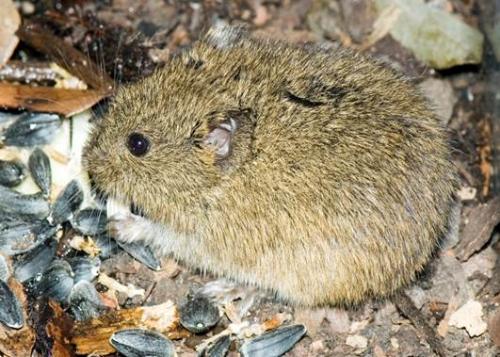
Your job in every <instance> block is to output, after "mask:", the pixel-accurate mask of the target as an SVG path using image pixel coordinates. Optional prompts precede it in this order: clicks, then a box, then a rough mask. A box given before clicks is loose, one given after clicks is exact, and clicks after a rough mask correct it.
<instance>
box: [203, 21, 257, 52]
mask: <svg viewBox="0 0 500 357" xmlns="http://www.w3.org/2000/svg"><path fill="white" fill-rule="evenodd" d="M246 37H248V31H247V29H246V28H245V27H244V26H242V25H233V26H230V25H228V24H226V23H224V22H218V23H217V24H215V25H214V26H213V27H212V28H211V29H210V30H209V31H208V32H207V34H206V35H205V38H204V39H203V41H204V42H205V43H207V44H209V45H211V46H213V47H215V48H218V49H225V48H231V47H234V46H236V45H238V44H239V43H241V41H242V40H243V39H244V38H246Z"/></svg>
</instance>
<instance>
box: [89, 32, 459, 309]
mask: <svg viewBox="0 0 500 357" xmlns="http://www.w3.org/2000/svg"><path fill="white" fill-rule="evenodd" d="M133 132H135V133H137V132H138V133H141V134H143V135H144V136H145V137H146V138H148V140H149V142H150V149H149V151H148V152H147V153H146V154H145V155H144V156H141V157H137V156H134V155H133V154H131V153H130V152H129V149H128V148H127V137H128V136H129V134H130V133H133ZM449 157H450V150H449V147H448V145H447V138H446V135H445V132H444V130H443V128H442V127H441V125H440V123H439V121H438V119H437V118H436V116H435V115H434V114H433V112H432V111H431V110H430V108H429V107H428V105H427V104H426V102H425V100H424V99H423V98H422V97H421V96H420V94H419V93H418V92H417V91H416V89H415V88H414V87H413V86H412V85H411V84H410V83H408V82H406V81H405V80H404V79H402V78H401V77H400V76H399V75H397V74H395V73H394V72H393V71H391V70H389V69H387V68H383V66H381V65H379V64H377V63H375V62H373V61H371V60H368V59H365V58H363V57H361V56H358V55H353V54H351V53H347V52H336V51H326V50H322V49H314V48H299V47H294V46H291V45H287V44H283V43H276V42H265V41H259V40H254V39H246V38H241V35H240V33H239V32H238V31H237V30H234V29H227V28H222V29H216V30H214V31H212V32H211V33H210V34H209V35H208V36H207V37H206V38H205V39H204V40H203V41H200V42H199V43H197V44H196V45H195V46H194V47H193V49H192V50H190V51H189V52H187V53H185V54H183V55H181V56H180V57H178V58H175V59H173V60H172V61H171V62H170V63H169V64H168V65H167V66H166V67H165V68H163V69H161V70H159V71H157V72H156V73H155V74H154V75H153V76H152V77H150V78H147V79H145V80H144V81H143V82H141V83H139V84H136V85H133V86H130V87H127V88H123V89H122V90H121V91H120V92H119V93H118V95H117V97H116V100H115V102H114V104H113V106H112V108H111V110H110V113H109V115H108V116H107V117H106V118H104V120H103V122H102V125H101V126H100V127H99V128H98V130H96V132H95V134H94V137H93V138H92V140H91V141H90V142H89V145H88V146H87V149H86V152H85V160H86V165H87V167H88V169H89V172H90V173H91V175H92V177H93V179H94V181H95V182H96V184H97V186H98V187H99V188H100V189H101V190H103V191H105V192H107V193H108V194H110V195H111V196H113V197H115V198H116V199H118V200H120V201H121V202H123V203H126V204H130V203H134V204H135V205H136V206H138V207H140V208H141V209H142V211H143V212H144V213H145V216H146V217H147V219H143V218H141V219H139V218H137V217H136V218H134V219H130V217H129V218H123V217H122V218H121V219H119V220H117V222H116V227H117V229H118V232H117V233H118V235H119V237H118V238H119V239H124V240H135V239H143V240H145V241H146V242H147V243H149V244H152V245H153V246H155V247H158V248H160V249H162V251H163V252H164V253H168V254H172V255H174V256H175V257H177V258H179V259H181V260H182V261H184V262H185V263H186V264H187V265H188V266H192V267H195V268H199V269H202V270H206V271H210V272H213V273H215V274H220V275H223V276H227V277H230V278H233V279H235V280H237V281H242V282H248V283H253V284H256V285H258V286H260V287H262V288H266V289H271V290H274V291H276V292H277V293H278V294H279V295H280V296H282V297H284V298H285V299H288V300H290V301H292V302H295V303H299V304H304V305H322V304H350V303H357V302H360V301H362V300H363V299H365V298H368V297H372V296H376V297H378V296H385V295H388V294H390V293H392V292H394V291H395V290H397V289H398V288H399V287H401V286H403V285H404V284H406V283H408V282H410V281H411V280H412V279H413V278H414V277H415V275H416V273H417V272H418V271H420V270H421V269H422V268H423V266H424V264H425V263H426V262H427V261H428V259H429V257H430V256H431V254H432V252H433V251H434V249H435V247H436V245H437V242H438V240H439V239H440V238H441V237H442V235H443V234H444V232H445V230H446V228H447V221H448V216H449V212H450V207H451V203H452V195H453V191H454V170H453V167H452V165H451V163H450V161H449V160H450V158H449Z"/></svg>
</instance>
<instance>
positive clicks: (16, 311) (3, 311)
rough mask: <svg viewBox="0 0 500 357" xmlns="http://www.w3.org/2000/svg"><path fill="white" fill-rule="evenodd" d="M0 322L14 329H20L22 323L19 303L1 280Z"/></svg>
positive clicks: (22, 318)
mask: <svg viewBox="0 0 500 357" xmlns="http://www.w3.org/2000/svg"><path fill="white" fill-rule="evenodd" d="M0 322H2V323H3V324H4V325H5V326H7V327H10V328H15V329H20V328H21V327H23V325H24V317H23V312H22V310H21V304H20V303H19V301H18V300H17V297H16V296H15V295H14V293H13V292H12V290H11V289H10V287H9V286H8V285H7V283H6V282H5V281H3V280H0Z"/></svg>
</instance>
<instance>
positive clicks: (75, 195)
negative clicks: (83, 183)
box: [49, 180, 83, 225]
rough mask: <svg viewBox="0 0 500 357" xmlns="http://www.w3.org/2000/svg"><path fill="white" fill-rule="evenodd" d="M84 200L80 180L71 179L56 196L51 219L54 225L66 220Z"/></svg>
mask: <svg viewBox="0 0 500 357" xmlns="http://www.w3.org/2000/svg"><path fill="white" fill-rule="evenodd" d="M82 202H83V191H82V189H81V187H80V185H79V184H78V181H76V180H73V181H71V182H70V183H69V184H68V185H67V186H66V187H65V188H64V190H63V191H62V192H60V193H59V195H58V196H57V198H56V201H55V202H54V205H53V206H52V212H51V213H50V217H49V221H50V223H52V224H53V225H58V224H61V223H63V222H66V221H67V220H69V219H70V218H71V216H72V215H73V212H75V211H76V210H77V209H78V208H79V207H80V205H81V204H82Z"/></svg>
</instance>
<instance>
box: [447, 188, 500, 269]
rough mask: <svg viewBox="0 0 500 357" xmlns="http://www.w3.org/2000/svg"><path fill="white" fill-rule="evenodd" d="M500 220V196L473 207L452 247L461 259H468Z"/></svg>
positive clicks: (487, 237) (488, 237)
mask: <svg viewBox="0 0 500 357" xmlns="http://www.w3.org/2000/svg"><path fill="white" fill-rule="evenodd" d="M499 222H500V196H498V197H495V198H494V199H492V200H490V201H489V202H487V203H485V204H481V205H479V206H477V207H475V208H474V209H473V210H472V212H471V213H470V215H469V217H468V223H467V224H466V226H465V227H464V229H463V231H462V234H461V240H460V242H459V243H458V244H457V246H456V247H455V248H454V249H453V251H454V253H455V255H456V256H457V257H458V258H459V259H460V260H462V261H466V260H467V259H469V258H470V257H471V256H472V254H474V253H476V252H477V251H479V250H480V249H481V248H482V247H483V246H484V245H485V244H486V243H487V242H488V241H489V240H490V238H491V233H492V232H493V229H494V228H495V227H496V225H497V224H498V223H499Z"/></svg>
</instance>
